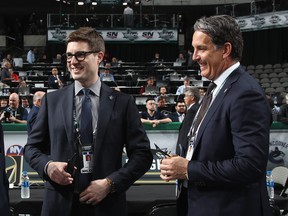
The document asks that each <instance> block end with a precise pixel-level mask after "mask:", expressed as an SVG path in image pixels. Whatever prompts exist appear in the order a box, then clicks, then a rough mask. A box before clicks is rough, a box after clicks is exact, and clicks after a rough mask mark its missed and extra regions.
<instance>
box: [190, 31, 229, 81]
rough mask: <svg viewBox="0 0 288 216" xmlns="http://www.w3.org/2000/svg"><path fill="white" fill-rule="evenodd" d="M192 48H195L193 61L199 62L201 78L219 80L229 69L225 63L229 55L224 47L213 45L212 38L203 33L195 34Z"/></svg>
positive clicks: (197, 32)
mask: <svg viewBox="0 0 288 216" xmlns="http://www.w3.org/2000/svg"><path fill="white" fill-rule="evenodd" d="M192 46H193V47H194V53H193V60H194V61H197V62H198V64H199V66H200V70H201V76H203V77H205V78H207V79H209V80H215V79H217V78H218V77H219V76H220V74H221V73H222V72H223V71H224V70H225V69H226V68H227V64H226V63H225V58H226V57H227V53H226V52H225V49H224V48H222V47H220V48H217V47H216V45H215V44H213V43H212V40H211V38H210V37H209V36H208V35H207V34H205V33H203V32H201V31H196V32H195V33H194V35H193V39H192ZM224 47H225V46H224Z"/></svg>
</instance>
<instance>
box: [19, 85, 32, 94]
mask: <svg viewBox="0 0 288 216" xmlns="http://www.w3.org/2000/svg"><path fill="white" fill-rule="evenodd" d="M18 94H19V95H29V94H30V88H29V87H23V86H20V87H19V88H18Z"/></svg>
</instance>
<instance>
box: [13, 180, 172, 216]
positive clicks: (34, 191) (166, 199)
mask: <svg viewBox="0 0 288 216" xmlns="http://www.w3.org/2000/svg"><path fill="white" fill-rule="evenodd" d="M43 192H44V189H43V188H31V190H30V198H29V199H21V195H20V194H21V190H20V189H10V190H9V194H10V204H11V207H12V209H13V210H14V212H16V213H22V214H32V215H33V216H37V215H40V212H41V206H42V200H43ZM162 203H175V185H133V186H132V187H131V188H130V189H129V190H128V191H127V205H128V213H129V216H134V215H135V216H136V215H137V216H142V215H145V214H147V212H149V211H150V210H151V209H152V207H153V206H155V205H157V204H162Z"/></svg>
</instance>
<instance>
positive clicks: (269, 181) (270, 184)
mask: <svg viewBox="0 0 288 216" xmlns="http://www.w3.org/2000/svg"><path fill="white" fill-rule="evenodd" d="M266 184H267V191H268V196H269V198H270V200H273V199H274V180H273V176H272V172H271V171H267V172H266Z"/></svg>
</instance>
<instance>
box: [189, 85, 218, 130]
mask: <svg viewBox="0 0 288 216" xmlns="http://www.w3.org/2000/svg"><path fill="white" fill-rule="evenodd" d="M216 86H217V85H216V84H215V83H214V82H211V83H210V84H209V85H208V88H207V92H206V94H205V96H204V97H203V100H202V104H201V107H200V110H199V112H198V115H197V116H196V117H197V118H196V121H195V123H194V126H193V129H192V136H194V135H195V133H196V131H197V129H198V127H199V124H200V122H201V121H202V119H203V117H204V115H205V113H206V112H207V110H208V108H209V105H210V103H211V100H212V93H211V92H212V91H213V89H214V88H215V87H216Z"/></svg>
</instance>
